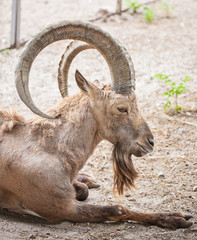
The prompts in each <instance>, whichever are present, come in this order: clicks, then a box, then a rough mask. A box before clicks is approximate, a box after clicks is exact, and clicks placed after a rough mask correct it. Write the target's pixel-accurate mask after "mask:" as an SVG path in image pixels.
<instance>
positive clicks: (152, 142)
mask: <svg viewBox="0 0 197 240" xmlns="http://www.w3.org/2000/svg"><path fill="white" fill-rule="evenodd" d="M148 142H149V143H150V145H151V146H152V147H154V141H153V139H152V138H148Z"/></svg>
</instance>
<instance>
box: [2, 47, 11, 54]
mask: <svg viewBox="0 0 197 240" xmlns="http://www.w3.org/2000/svg"><path fill="white" fill-rule="evenodd" d="M9 51H10V49H9V48H5V49H3V50H1V51H0V52H1V53H8V52H9Z"/></svg>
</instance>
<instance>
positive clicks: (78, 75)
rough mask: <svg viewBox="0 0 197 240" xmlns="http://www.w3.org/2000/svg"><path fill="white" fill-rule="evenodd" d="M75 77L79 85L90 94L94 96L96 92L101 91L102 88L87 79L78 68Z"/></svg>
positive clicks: (84, 91)
mask: <svg viewBox="0 0 197 240" xmlns="http://www.w3.org/2000/svg"><path fill="white" fill-rule="evenodd" d="M75 79H76V82H77V85H78V87H79V88H80V89H81V90H82V92H83V93H85V94H87V95H88V96H90V97H91V96H92V97H93V96H95V94H96V93H98V92H100V90H99V89H98V88H97V87H96V86H95V85H94V84H92V83H91V82H89V81H87V80H86V79H85V78H84V76H83V75H82V74H81V73H80V72H79V71H78V70H76V72H75Z"/></svg>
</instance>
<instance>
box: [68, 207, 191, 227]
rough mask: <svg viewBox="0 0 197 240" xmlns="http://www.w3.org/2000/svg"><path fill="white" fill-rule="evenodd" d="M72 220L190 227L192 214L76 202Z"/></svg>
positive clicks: (72, 210) (72, 209)
mask: <svg viewBox="0 0 197 240" xmlns="http://www.w3.org/2000/svg"><path fill="white" fill-rule="evenodd" d="M70 210H71V212H72V214H70V215H69V216H71V217H69V219H68V220H70V221H74V222H105V221H135V222H139V223H148V224H151V225H156V226H159V227H164V228H170V229H178V228H188V227H190V226H191V225H192V222H189V221H187V220H189V219H190V218H192V216H191V215H184V214H183V213H143V212H134V211H131V210H129V209H128V208H126V207H123V206H121V205H115V206H99V205H92V204H83V203H81V204H79V203H75V204H74V206H72V208H70Z"/></svg>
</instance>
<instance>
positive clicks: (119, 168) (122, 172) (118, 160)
mask: <svg viewBox="0 0 197 240" xmlns="http://www.w3.org/2000/svg"><path fill="white" fill-rule="evenodd" d="M112 161H113V168H114V187H113V193H114V195H115V188H117V192H118V194H119V195H120V196H121V195H123V193H124V189H125V187H126V188H128V189H131V187H134V180H135V178H136V177H137V176H138V173H137V172H136V170H135V168H134V165H133V162H132V159H131V155H129V154H128V153H127V152H124V151H123V150H122V148H121V145H120V144H119V143H118V142H117V143H116V144H115V145H114V148H113V151H112Z"/></svg>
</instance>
